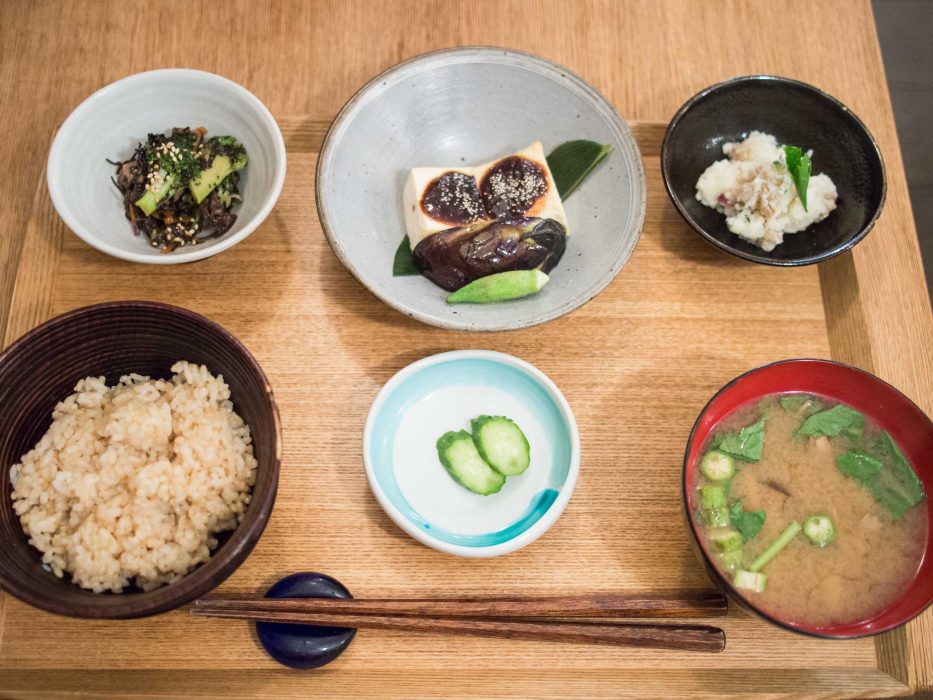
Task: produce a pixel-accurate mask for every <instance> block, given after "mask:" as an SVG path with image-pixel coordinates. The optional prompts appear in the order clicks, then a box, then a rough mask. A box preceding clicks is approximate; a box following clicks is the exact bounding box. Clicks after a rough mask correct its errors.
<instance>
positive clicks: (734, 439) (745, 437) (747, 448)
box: [713, 416, 765, 462]
mask: <svg viewBox="0 0 933 700" xmlns="http://www.w3.org/2000/svg"><path fill="white" fill-rule="evenodd" d="M764 437H765V417H764V416H762V417H761V418H759V419H758V420H757V421H756V422H754V423H752V424H751V425H747V426H745V427H744V428H742V429H741V430H740V431H738V432H737V433H736V432H732V433H723V434H722V435H719V436H717V437H716V439H715V440H714V441H713V442H714V445H713V446H714V447H715V448H716V449H717V450H719V451H720V452H725V453H726V454H727V455H731V456H732V457H735V458H736V459H741V460H742V461H744V462H757V461H759V460H760V459H761V450H762V448H763V447H764ZM717 443H718V444H717Z"/></svg>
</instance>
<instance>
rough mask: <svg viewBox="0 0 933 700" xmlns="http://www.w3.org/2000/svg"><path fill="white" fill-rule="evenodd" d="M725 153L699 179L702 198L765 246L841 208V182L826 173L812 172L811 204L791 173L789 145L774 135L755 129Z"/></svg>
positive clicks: (724, 149)
mask: <svg viewBox="0 0 933 700" xmlns="http://www.w3.org/2000/svg"><path fill="white" fill-rule="evenodd" d="M722 152H723V153H724V154H725V155H726V158H724V159H723V160H718V161H716V162H715V163H713V164H712V165H711V166H709V167H708V168H707V169H706V171H705V172H704V173H703V174H702V175H701V176H700V179H699V180H698V181H697V184H696V189H697V195H696V196H697V199H698V200H699V201H700V202H702V203H703V204H705V205H706V206H708V207H711V208H712V209H715V210H716V211H718V212H720V213H722V214H725V215H726V226H727V227H728V228H729V230H730V231H732V232H733V233H735V234H737V235H739V236H741V237H742V238H744V239H745V240H747V241H749V242H751V243H754V244H755V245H757V246H758V247H759V248H761V249H762V250H766V251H770V250H774V248H775V246H778V245H780V244H781V243H782V242H783V241H784V235H785V234H788V233H797V232H799V231H803V230H804V229H806V228H808V227H809V226H810V225H812V224H815V223H816V222H818V221H822V220H823V219H825V218H826V217H827V216H829V214H830V212H831V211H833V209H835V208H836V199H837V196H838V195H837V193H836V186H835V185H834V184H833V181H832V180H831V179H830V178H829V176H827V175H824V174H819V175H814V176H812V177H810V179H809V183H808V184H807V185H806V195H807V197H806V207H805V206H804V203H803V202H801V201H800V197H798V195H797V192H796V191H795V187H794V181H793V178H792V177H791V174H790V173H789V172H788V168H787V161H786V155H785V150H784V149H783V148H782V147H781V146H780V145H778V142H777V139H776V138H775V137H774V136H772V135H771V134H763V133H761V132H760V131H753V132H751V133H750V134H749V135H748V137H747V138H746V139H745V140H744V141H741V142H730V143H727V144H725V145H724V146H723V147H722Z"/></svg>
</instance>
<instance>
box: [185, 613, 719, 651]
mask: <svg viewBox="0 0 933 700" xmlns="http://www.w3.org/2000/svg"><path fill="white" fill-rule="evenodd" d="M191 614H192V615H194V616H195V617H201V618H205V617H209V618H215V619H216V618H220V619H226V620H248V621H251V622H279V623H287V624H298V625H320V626H323V627H344V628H350V629H357V630H392V631H399V632H412V633H416V634H447V635H469V636H474V637H489V638H490V639H511V640H513V641H514V640H519V639H520V640H523V641H530V642H551V643H554V642H560V643H562V644H603V645H606V646H621V647H636V648H639V649H668V650H671V651H695V652H704V653H718V652H721V651H722V650H723V649H725V647H726V637H725V634H724V633H723V631H722V630H721V629H719V628H718V627H710V626H709V625H682V624H672V625H649V624H643V623H637V624H632V623H603V622H595V623H588V622H566V621H565V622H561V621H557V620H546V621H531V620H495V619H486V620H478V619H473V618H460V619H449V618H444V617H425V616H416V617H413V616H406V615H355V614H352V613H319V612H316V613H308V612H302V611H296V610H289V609H287V608H286V609H284V610H265V609H248V608H241V609H211V608H201V607H195V608H193V609H192V610H191Z"/></svg>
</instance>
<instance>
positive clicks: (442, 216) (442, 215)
mask: <svg viewBox="0 0 933 700" xmlns="http://www.w3.org/2000/svg"><path fill="white" fill-rule="evenodd" d="M421 209H422V211H424V213H425V214H427V215H428V216H430V217H431V218H432V219H435V220H437V221H442V222H444V223H448V224H470V223H472V222H474V221H476V220H477V219H481V218H483V217H484V216H486V210H485V208H484V207H483V200H482V198H481V197H480V194H479V188H477V186H476V179H475V178H473V177H472V176H470V175H466V174H464V173H458V172H453V171H451V172H447V173H444V174H443V175H441V176H440V177H439V178H437V179H435V180H434V181H433V182H432V183H431V184H430V185H428V187H427V189H426V190H425V193H424V197H422V199H421Z"/></svg>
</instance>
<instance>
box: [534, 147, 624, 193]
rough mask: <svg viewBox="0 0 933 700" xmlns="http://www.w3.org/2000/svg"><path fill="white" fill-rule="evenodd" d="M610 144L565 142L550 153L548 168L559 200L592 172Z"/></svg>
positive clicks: (606, 153) (609, 148)
mask: <svg viewBox="0 0 933 700" xmlns="http://www.w3.org/2000/svg"><path fill="white" fill-rule="evenodd" d="M611 150H612V145H610V144H605V145H603V144H599V143H596V142H595V141H585V140H578V141H567V142H565V143H562V144H561V145H560V146H558V147H557V148H555V149H554V150H553V151H551V155H549V156H548V157H547V164H548V167H549V168H550V169H551V175H553V176H554V184H555V185H556V186H557V193H558V194H559V195H560V198H561V199H567V197H569V196H570V195H571V194H573V192H574V191H575V190H576V189H577V188H578V187H579V186H580V185H581V183H582V182H583V181H584V180H585V179H586V177H587V176H588V175H589V174H590V173H591V172H593V169H594V168H595V167H596V166H597V165H599V164H600V163H601V162H602V161H603V160H604V159H605V158H606V156H607V155H609V152H610V151H611Z"/></svg>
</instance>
